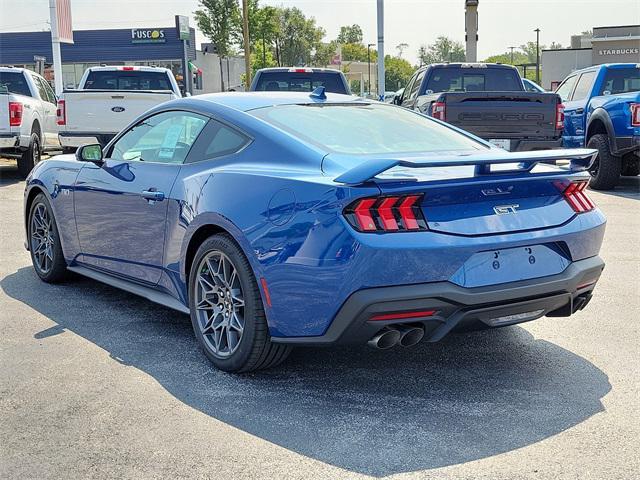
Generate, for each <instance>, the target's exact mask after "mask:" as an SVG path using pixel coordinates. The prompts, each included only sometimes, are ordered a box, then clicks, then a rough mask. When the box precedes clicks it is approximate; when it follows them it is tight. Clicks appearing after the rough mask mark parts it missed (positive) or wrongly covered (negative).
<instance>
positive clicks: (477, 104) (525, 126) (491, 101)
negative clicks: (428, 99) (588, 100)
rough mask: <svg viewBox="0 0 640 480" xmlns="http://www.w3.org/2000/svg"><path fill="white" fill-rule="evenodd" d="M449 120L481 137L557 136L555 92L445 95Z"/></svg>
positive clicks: (447, 119) (556, 97)
mask: <svg viewBox="0 0 640 480" xmlns="http://www.w3.org/2000/svg"><path fill="white" fill-rule="evenodd" d="M443 97H444V102H445V104H446V121H447V122H448V123H451V124H452V125H455V126H456V127H459V128H462V129H463V130H467V131H468V132H471V133H473V134H475V135H478V136H479V137H482V138H504V139H510V138H542V137H546V138H549V137H557V136H558V135H559V134H560V132H559V131H556V124H555V121H556V107H557V105H558V103H559V99H558V98H559V97H558V96H557V95H556V94H554V93H529V92H465V93H462V92H461V93H444V94H442V95H441V97H440V98H441V99H442V98H443Z"/></svg>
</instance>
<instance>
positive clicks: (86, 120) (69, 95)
mask: <svg viewBox="0 0 640 480" xmlns="http://www.w3.org/2000/svg"><path fill="white" fill-rule="evenodd" d="M173 98H175V97H174V94H173V93H172V92H169V91H166V92H165V91H145V90H136V91H123V90H114V91H104V90H78V91H66V92H64V94H63V100H64V101H65V112H66V131H68V132H73V131H77V132H91V133H117V132H119V131H120V130H122V129H123V128H124V127H126V126H127V125H128V124H129V123H130V122H131V121H133V120H134V119H135V118H136V117H138V116H139V115H141V114H143V113H144V112H146V111H147V110H149V109H150V108H151V107H154V106H156V105H158V104H160V103H163V102H166V101H168V100H171V99H173Z"/></svg>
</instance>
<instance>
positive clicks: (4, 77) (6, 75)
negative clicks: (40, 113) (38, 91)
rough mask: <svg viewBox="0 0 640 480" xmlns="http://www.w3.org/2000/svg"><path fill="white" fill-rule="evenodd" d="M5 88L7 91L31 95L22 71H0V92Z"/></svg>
mask: <svg viewBox="0 0 640 480" xmlns="http://www.w3.org/2000/svg"><path fill="white" fill-rule="evenodd" d="M5 88H6V91H7V93H17V94H18V95H25V96H27V97H30V96H31V91H30V90H29V85H27V81H26V80H25V78H24V74H23V73H22V72H0V93H2V92H3V91H4V90H5Z"/></svg>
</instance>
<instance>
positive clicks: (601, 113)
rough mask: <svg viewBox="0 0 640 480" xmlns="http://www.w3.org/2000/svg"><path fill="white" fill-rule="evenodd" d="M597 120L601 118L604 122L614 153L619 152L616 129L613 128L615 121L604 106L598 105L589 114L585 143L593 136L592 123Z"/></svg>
mask: <svg viewBox="0 0 640 480" xmlns="http://www.w3.org/2000/svg"><path fill="white" fill-rule="evenodd" d="M596 120H600V121H601V122H602V123H603V124H604V127H605V129H606V130H607V136H608V137H609V146H610V148H611V152H612V153H615V152H617V151H618V145H617V143H616V135H615V130H614V128H613V122H612V121H611V117H609V113H607V111H606V110H605V109H604V108H602V107H597V108H596V109H595V110H594V111H593V113H592V114H591V115H590V116H589V122H588V124H587V130H586V132H587V133H586V135H585V142H584V144H585V145H586V144H587V142H588V141H589V138H590V137H591V135H590V130H591V125H592V124H593V122H594V121H596Z"/></svg>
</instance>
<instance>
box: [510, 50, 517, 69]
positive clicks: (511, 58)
mask: <svg viewBox="0 0 640 480" xmlns="http://www.w3.org/2000/svg"><path fill="white" fill-rule="evenodd" d="M515 48H516V47H509V50H511V65H513V50H514V49H515Z"/></svg>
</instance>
